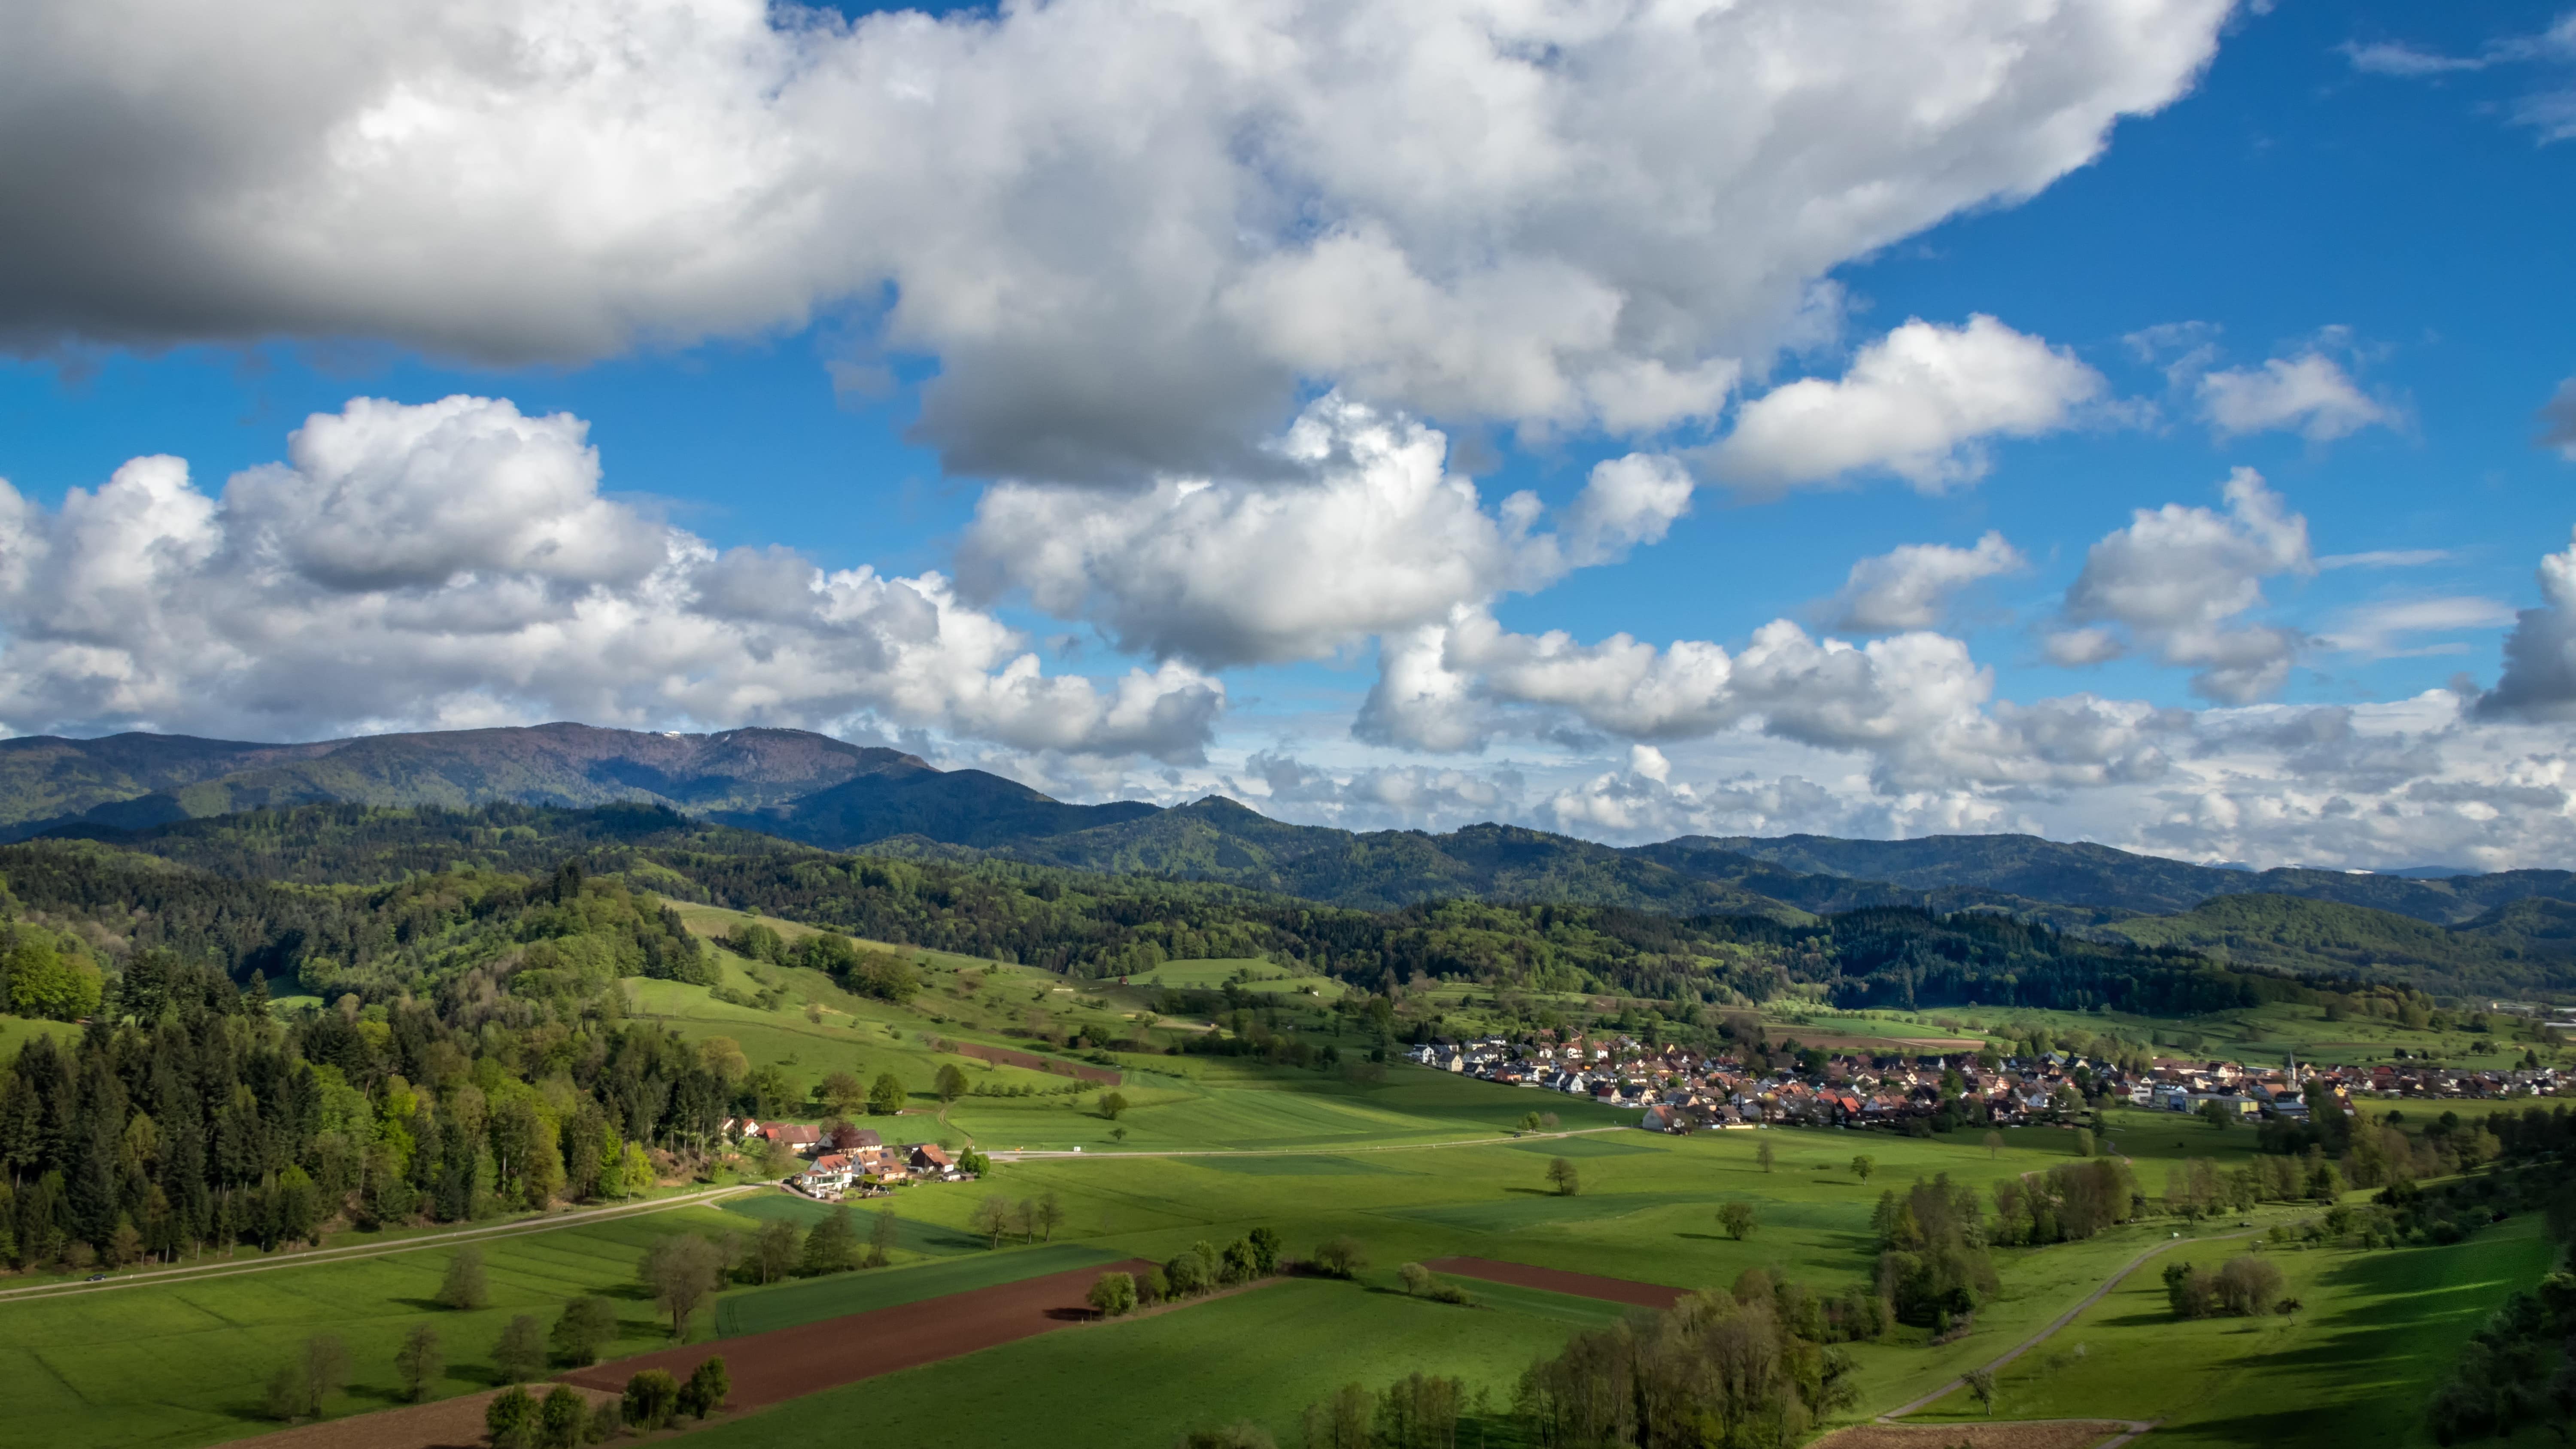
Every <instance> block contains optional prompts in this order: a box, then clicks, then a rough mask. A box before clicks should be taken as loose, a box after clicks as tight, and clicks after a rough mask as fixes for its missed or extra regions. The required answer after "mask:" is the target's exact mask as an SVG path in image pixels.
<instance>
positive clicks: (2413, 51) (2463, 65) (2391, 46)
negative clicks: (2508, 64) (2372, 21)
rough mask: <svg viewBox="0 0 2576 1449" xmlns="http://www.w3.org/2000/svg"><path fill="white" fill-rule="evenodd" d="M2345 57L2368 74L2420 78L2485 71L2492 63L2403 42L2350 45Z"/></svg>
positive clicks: (2357, 68) (2386, 41)
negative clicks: (2423, 48)
mask: <svg viewBox="0 0 2576 1449" xmlns="http://www.w3.org/2000/svg"><path fill="white" fill-rule="evenodd" d="M2342 49H2343V53H2344V58H2345V59H2347V60H2349V61H2351V62H2352V68H2353V69H2354V70H2357V71H2361V72H2362V73H2364V74H2366V75H2393V76H2403V77H2407V78H2410V79H2411V78H2414V77H2418V76H2430V75H2448V74H2450V73H2452V72H2454V71H2463V70H2484V69H2486V68H2487V66H2489V65H2490V64H2492V63H2493V62H2492V60H2491V59H2490V58H2489V57H2486V56H2477V55H2444V54H2442V53H2440V52H2439V51H2432V50H2422V49H2418V48H2417V47H2415V46H2412V45H2408V44H2406V43H2405V42H2403V41H2396V40H2383V41H2378V42H2375V43H2373V44H2370V45H2356V44H2350V43H2347V44H2345V45H2344V46H2343V47H2342Z"/></svg>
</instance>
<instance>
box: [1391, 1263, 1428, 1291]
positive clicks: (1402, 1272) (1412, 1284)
mask: <svg viewBox="0 0 2576 1449" xmlns="http://www.w3.org/2000/svg"><path fill="white" fill-rule="evenodd" d="M1395 1276H1396V1277H1397V1279H1398V1280H1400V1281H1401V1282H1402V1283H1403V1284H1404V1291H1405V1292H1407V1293H1409V1294H1411V1295H1413V1296H1414V1297H1416V1298H1419V1297H1421V1296H1422V1295H1423V1294H1425V1293H1428V1292H1430V1291H1431V1283H1432V1278H1431V1270H1430V1269H1428V1268H1425V1267H1423V1266H1422V1265H1421V1264H1420V1263H1406V1264H1403V1265H1401V1266H1399V1267H1398V1268H1397V1269H1396V1270H1395Z"/></svg>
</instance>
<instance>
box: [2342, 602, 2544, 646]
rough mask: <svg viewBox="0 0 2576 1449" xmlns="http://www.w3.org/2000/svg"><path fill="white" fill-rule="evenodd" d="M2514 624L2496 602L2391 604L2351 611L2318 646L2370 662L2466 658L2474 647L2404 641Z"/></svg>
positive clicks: (2374, 605) (2502, 606) (2510, 613)
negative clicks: (2439, 656) (2425, 657)
mask: <svg viewBox="0 0 2576 1449" xmlns="http://www.w3.org/2000/svg"><path fill="white" fill-rule="evenodd" d="M2513 620H2514V613H2513V610H2512V609H2510V608H2508V607H2506V606H2505V605H2504V604H2502V603H2499V602H2497V601H2496V600H2494V599H2479V598H2469V597H2453V598H2441V599H2391V600H2387V601H2384V602H2380V603H2375V604H2364V605H2362V606H2361V607H2359V608H2356V609H2353V610H2350V611H2348V612H2347V613H2346V614H2345V615H2344V617H2343V619H2342V621H2341V622H2340V623H2338V624H2337V625H2336V626H2335V629H2334V631H2333V632H2332V633H2329V634H2320V635H2318V636H2317V639H2316V643H2317V646H2318V647H2319V648H2322V649H2333V650H2337V651H2340V652H2342V653H2347V654H2358V655H2361V656H2363V657H2364V658H2368V659H2403V658H2411V657H2416V656H2421V655H2428V654H2465V653H2467V652H2468V650H2469V646H2468V645H2466V644H2464V643H2459V642H2457V641H2454V642H2450V643H2443V644H2416V645H2408V644H2405V643H2403V642H2402V641H2403V640H2404V639H2405V637H2406V636H2408V635H2413V634H2456V633H2460V632H2462V631H2464V630H2470V629H2501V628H2503V627H2504V626H2505V625H2507V624H2510V623H2512V622H2513Z"/></svg>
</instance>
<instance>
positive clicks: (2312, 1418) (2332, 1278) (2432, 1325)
mask: <svg viewBox="0 0 2576 1449" xmlns="http://www.w3.org/2000/svg"><path fill="white" fill-rule="evenodd" d="M2245 1250H2246V1245H2245V1244H2243V1243H2227V1244H2219V1243H2212V1244H2210V1245H2208V1249H2207V1250H2206V1251H2195V1250H2192V1249H2190V1248H2188V1247H2185V1248H2178V1249H2175V1250H2173V1255H2174V1256H2175V1257H2178V1258H2181V1259H2185V1260H2189V1261H2194V1262H2197V1263H2198V1264H2199V1265H2200V1266H2202V1267H2214V1266H2216V1264H2217V1263H2218V1262H2219V1261H2222V1260H2223V1259H2224V1258H2227V1257H2231V1256H2235V1255H2236V1254H2239V1253H2242V1252H2244V1251H2245ZM2267 1255H2268V1256H2269V1257H2270V1258H2271V1259H2272V1261H2273V1262H2274V1263H2276V1264H2277V1265H2278V1266H2279V1267H2280V1268H2281V1269H2282V1271H2283V1274H2284V1276H2285V1277H2286V1278H2287V1280H2288V1292H2289V1293H2290V1295H2291V1296H2293V1297H2296V1298H2297V1299H2299V1300H2300V1302H2301V1303H2302V1305H2303V1307H2302V1308H2301V1310H2300V1311H2299V1312H2298V1313H2297V1314H2295V1315H2290V1316H2286V1317H2278V1316H2276V1317H2270V1318H2252V1319H2246V1318H2206V1319H2200V1320H2196V1321H2179V1320H2177V1319H2175V1318H2174V1316H2173V1314H2172V1312H2171V1311H2170V1309H2169V1308H2168V1307H2167V1305H2166V1301H2165V1289H2164V1282H2163V1278H2162V1276H2161V1274H2162V1267H2163V1261H2164V1260H2162V1259H2159V1260H2157V1261H2156V1262H2153V1263H2150V1264H2149V1265H2148V1266H2147V1267H2145V1268H2144V1269H2142V1270H2140V1271H2139V1272H2136V1273H2133V1274H2131V1275H2130V1276H2129V1277H2128V1278H2127V1279H2126V1280H2125V1281H2123V1282H2122V1284H2121V1285H2120V1287H2119V1288H2118V1289H2116V1290H2115V1291H2113V1292H2112V1293H2110V1294H2109V1295H2107V1296H2106V1297H2104V1298H2103V1300H2102V1301H2101V1302H2100V1303H2099V1304H2097V1305H2095V1306H2094V1307H2093V1308H2091V1309H2089V1310H2087V1311H2086V1312H2085V1313H2084V1315H2083V1316H2082V1317H2080V1318H2078V1319H2077V1320H2076V1321H2075V1322H2073V1323H2071V1324H2069V1325H2068V1326H2067V1327H2066V1329H2065V1330H2064V1331H2063V1332H2061V1333H2059V1334H2058V1335H2057V1336H2056V1337H2055V1338H2054V1339H2052V1340H2051V1341H2050V1342H2049V1343H2048V1344H2046V1345H2044V1346H2043V1347H2042V1348H2041V1349H2040V1350H2038V1351H2036V1352H2034V1353H2031V1354H2028V1355H2026V1356H2024V1357H2023V1358H2022V1359H2020V1360H2018V1361H2016V1362H2015V1363H2013V1364H2012V1365H2011V1366H2009V1367H2008V1368H2006V1369H2005V1370H2004V1371H2003V1373H2001V1374H2000V1375H1999V1376H1998V1384H1997V1401H1996V1409H1995V1413H1996V1416H1997V1417H2002V1418H2059V1417H2075V1416H2093V1415H2101V1416H2106V1417H2112V1418H2123V1419H2158V1420H2162V1421H2164V1422H2163V1424H2162V1426H2161V1427H2160V1428H2158V1429H2157V1430H2156V1433H2155V1437H2154V1440H2153V1441H2152V1442H2153V1443H2155V1444H2157V1445H2160V1446H2167V1449H2216V1446H2222V1445H2224V1446H2241V1445H2257V1444H2259V1445H2281V1446H2285V1449H2291V1446H2314V1449H2342V1446H2347V1445H2362V1444H2369V1445H2392V1446H2396V1445H2416V1444H2430V1443H2431V1442H2432V1439H2431V1437H2430V1435H2429V1434H2428V1433H2427V1432H2426V1430H2425V1429H2424V1428H2423V1427H2422V1420H2423V1406H2424V1401H2425V1399H2426V1398H2427V1397H2428V1396H2429V1395H2430V1394H2431V1392H2432V1390H2433V1387H2434V1385H2435V1384H2437V1383H2438V1382H2439V1381H2440V1380H2441V1378H2442V1377H2443V1375H2444V1374H2445V1373H2447V1372H2448V1371H2449V1369H2450V1365H2451V1361H2452V1359H2453V1358H2454V1357H2455V1356H2456V1355H2457V1353H2458V1351H2459V1347H2460V1344H2461V1343H2462V1341H2463V1340H2465V1339H2466V1338H2467V1336H2468V1335H2469V1334H2470V1333H2471V1332H2473V1331H2474V1330H2475V1329H2477V1328H2478V1327H2479V1325H2481V1324H2482V1323H2484V1322H2485V1321H2486V1318H2487V1315H2488V1314H2490V1313H2492V1312H2493V1311H2494V1310H2495V1307H2496V1305H2497V1304H2499V1303H2500V1302H2502V1301H2503V1300H2504V1298H2505V1297H2506V1295H2507V1294H2509V1293H2511V1292H2513V1291H2514V1290H2515V1289H2517V1288H2525V1287H2528V1286H2529V1285H2530V1284H2532V1283H2533V1282H2535V1281H2536V1280H2537V1279H2538V1278H2539V1277H2540V1275H2541V1274H2542V1273H2544V1272H2546V1271H2547V1269H2548V1267H2549V1264H2550V1262H2551V1260H2552V1258H2553V1257H2554V1255H2555V1249H2554V1247H2553V1246H2552V1245H2551V1244H2549V1243H2548V1242H2547V1241H2546V1240H2545V1239H2544V1238H2543V1237H2542V1235H2541V1232H2540V1223H2539V1221H2538V1220H2537V1219H2535V1218H2530V1217H2524V1218H2521V1219H2518V1220H2515V1221H2511V1222H2507V1223H2504V1224H2502V1225H2499V1226H2497V1227H2494V1228H2491V1229H2489V1230H2487V1231H2485V1232H2482V1233H2480V1234H2478V1235H2477V1236H2476V1237H2474V1238H2472V1239H2470V1240H2469V1241H2467V1242H2464V1243H2459V1244H2455V1245H2453V1246H2450V1247H2426V1248H2405V1249H2398V1250H2393V1251H2386V1252H2358V1251H2347V1250H2343V1249H2317V1250H2312V1251H2305V1252H2302V1251H2297V1250H2294V1249H2286V1250H2285V1249H2280V1248H2274V1249H2270V1250H2268V1254H2267ZM1977 1416H1978V1412H1977V1407H1976V1405H1975V1404H1973V1403H1972V1402H1970V1401H1969V1399H1968V1397H1967V1395H1966V1393H1965V1392H1964V1391H1962V1392H1960V1393H1956V1394H1953V1395H1951V1396H1950V1397H1949V1398H1948V1399H1945V1400H1943V1401H1941V1402H1940V1403H1938V1404H1935V1405H1933V1406H1932V1407H1931V1409H1930V1410H1928V1411H1926V1412H1925V1413H1923V1414H1921V1415H1918V1416H1916V1418H1917V1420H1921V1421H1935V1422H1938V1421H1954V1420H1958V1419H1963V1418H1974V1417H1977Z"/></svg>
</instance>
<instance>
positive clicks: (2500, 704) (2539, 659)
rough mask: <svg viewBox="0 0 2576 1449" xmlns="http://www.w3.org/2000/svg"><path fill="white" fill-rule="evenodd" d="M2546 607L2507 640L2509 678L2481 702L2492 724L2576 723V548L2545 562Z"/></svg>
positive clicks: (2520, 620) (2527, 613) (2525, 614)
mask: <svg viewBox="0 0 2576 1449" xmlns="http://www.w3.org/2000/svg"><path fill="white" fill-rule="evenodd" d="M2540 597H2541V599H2542V603H2541V606H2540V607H2539V608H2537V609H2525V610H2523V611H2522V612H2521V613H2520V614H2519V615H2518V616H2516V618H2515V621H2514V626H2513V632H2512V633H2511V634H2509V635H2507V636H2505V641H2504V674H2503V676H2502V677H2501V678H2499V679H2497V680H2496V687H2495V688H2494V689H2492V690H2489V691H2488V692H2487V693H2486V694H2485V695H2484V696H2483V697H2481V698H2480V699H2479V700H2478V713H2479V714H2480V715H2482V716H2485V717H2486V718H2489V719H2532V720H2567V719H2576V543H2571V544H2569V545H2568V547H2567V548H2566V550H2565V551H2563V552H2560V553H2553V554H2548V555H2546V556H2544V557H2543V558H2542V559H2541V560H2540Z"/></svg>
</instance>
